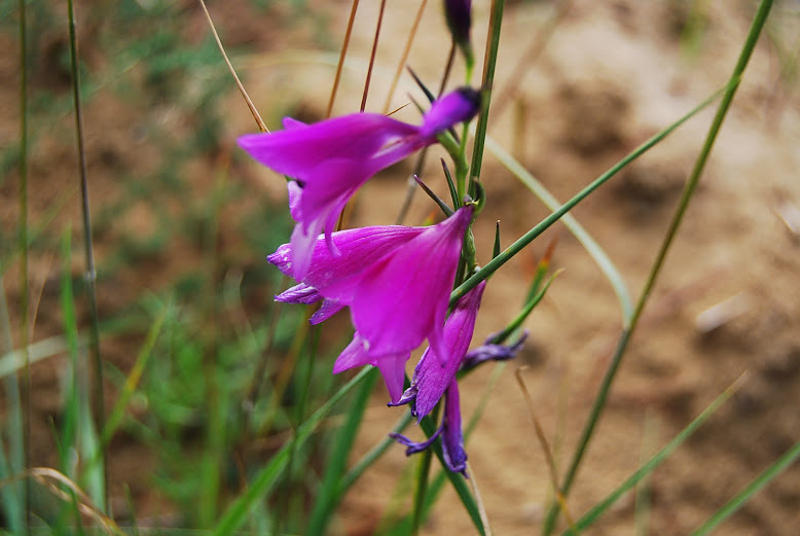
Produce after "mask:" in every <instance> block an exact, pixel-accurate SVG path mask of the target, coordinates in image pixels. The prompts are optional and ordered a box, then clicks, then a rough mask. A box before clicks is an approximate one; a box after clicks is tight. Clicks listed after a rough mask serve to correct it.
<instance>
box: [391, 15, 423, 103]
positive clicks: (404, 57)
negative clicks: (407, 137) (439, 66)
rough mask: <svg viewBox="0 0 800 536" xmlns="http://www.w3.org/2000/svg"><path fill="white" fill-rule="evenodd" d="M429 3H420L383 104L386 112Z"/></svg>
mask: <svg viewBox="0 0 800 536" xmlns="http://www.w3.org/2000/svg"><path fill="white" fill-rule="evenodd" d="M427 4H428V0H422V2H420V4H419V9H418V10H417V16H416V17H415V18H414V24H413V25H412V26H411V32H410V33H409V34H408V39H407V40H406V47H405V48H404V49H403V55H402V56H400V61H399V62H398V63H397V70H396V71H395V72H394V78H392V85H391V86H389V93H388V94H387V95H386V102H385V103H384V105H383V113H384V114H385V113H387V112H388V111H389V106H391V104H392V97H394V92H395V89H397V82H398V81H399V80H400V74H401V73H402V72H403V67H405V65H406V62H407V61H408V54H409V53H410V52H411V45H412V43H413V42H414V38H415V37H416V36H417V29H418V28H419V21H420V20H422V12H423V11H425V6H426V5H427Z"/></svg>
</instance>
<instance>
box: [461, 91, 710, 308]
mask: <svg viewBox="0 0 800 536" xmlns="http://www.w3.org/2000/svg"><path fill="white" fill-rule="evenodd" d="M724 89H725V88H723V89H721V90H718V91H716V92H715V93H714V94H713V95H711V96H710V97H708V98H707V99H706V100H704V101H703V102H701V103H700V104H699V105H697V107H695V108H694V109H693V110H691V111H690V112H689V113H687V114H686V115H684V116H683V117H681V118H680V119H678V120H677V121H676V122H674V123H673V124H671V125H670V126H668V127H667V128H665V129H664V130H662V131H661V132H659V133H658V134H656V135H655V136H653V137H652V138H650V139H649V140H647V141H646V142H644V143H643V144H642V145H640V146H639V147H637V148H636V149H634V150H633V151H632V152H630V153H629V154H628V155H627V156H625V158H623V159H622V160H620V161H619V162H617V163H616V164H615V165H614V166H613V167H612V168H611V169H609V170H608V171H606V172H605V173H603V174H602V175H600V176H599V177H597V178H596V179H595V180H593V181H592V182H591V183H590V184H589V185H588V186H586V187H585V188H584V189H583V190H581V191H580V192H578V193H577V194H576V195H575V196H574V197H573V198H572V199H570V200H569V201H567V202H566V203H564V204H563V205H561V206H560V207H559V208H558V209H557V210H556V211H554V212H553V213H552V214H550V215H549V216H547V217H546V218H545V219H543V220H542V221H541V222H539V223H538V224H536V225H535V226H534V227H533V228H531V229H530V230H529V231H528V232H527V233H525V234H524V235H522V236H521V237H520V238H518V239H517V240H516V242H514V243H513V244H511V245H510V246H508V247H507V248H506V249H505V250H503V252H502V253H500V254H499V255H497V256H496V257H495V258H493V259H492V260H491V261H489V262H488V263H486V265H485V266H484V267H483V268H481V269H480V270H478V271H477V272H475V273H474V274H473V275H472V276H471V277H470V278H469V279H467V280H466V281H464V283H462V284H461V285H460V286H459V287H458V288H456V289H455V290H454V291H453V292H452V293H451V294H450V305H451V306H452V305H455V303H456V302H457V301H458V299H459V298H461V296H463V295H464V294H466V293H467V292H469V291H470V290H472V289H473V288H475V286H477V285H478V283H480V282H481V281H483V280H484V279H487V278H488V277H489V276H490V275H492V274H493V273H494V272H495V271H496V270H497V269H498V268H500V267H501V266H502V265H504V264H505V263H506V262H508V261H509V260H510V259H511V257H513V256H514V255H516V254H517V253H519V252H520V251H521V250H522V249H523V248H524V247H525V246H527V245H528V244H530V243H531V242H532V241H533V240H534V239H535V238H536V237H538V236H539V235H540V234H542V233H543V232H545V231H546V230H547V229H548V228H549V227H550V226H551V225H553V224H554V223H556V222H557V221H558V220H559V219H561V217H562V216H564V214H566V213H568V212H569V211H570V210H572V209H573V208H574V207H575V206H576V205H577V204H578V203H580V202H581V201H583V200H584V199H586V198H587V197H588V196H589V194H591V193H592V192H594V191H595V190H596V189H597V188H599V187H600V186H602V185H603V184H605V183H606V182H607V181H608V180H609V179H610V178H612V177H613V176H614V175H616V174H617V173H618V172H619V171H620V170H621V169H622V168H624V167H625V166H627V165H628V164H630V163H631V162H632V161H634V160H636V159H637V158H639V157H640V156H642V154H644V153H645V152H647V151H648V150H649V149H650V148H652V147H653V146H654V145H656V144H657V143H658V142H660V141H661V140H663V139H664V138H666V137H667V136H669V135H670V134H671V133H672V132H673V131H674V130H675V129H676V128H678V127H679V126H681V125H682V124H683V123H685V122H686V121H688V120H689V119H690V118H691V117H693V116H694V115H695V114H697V113H698V112H700V111H701V110H702V109H703V108H705V107H706V106H708V105H709V104H711V103H712V102H713V101H714V99H716V98H717V96H719V94H720V93H721V92H722V91H724Z"/></svg>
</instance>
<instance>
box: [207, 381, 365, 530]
mask: <svg viewBox="0 0 800 536" xmlns="http://www.w3.org/2000/svg"><path fill="white" fill-rule="evenodd" d="M370 370H371V369H370V368H369V367H367V368H364V369H363V370H361V372H359V373H358V374H356V376H354V377H353V378H352V379H351V380H350V381H349V382H347V383H346V384H344V385H343V386H342V387H340V388H339V390H338V391H336V393H334V395H333V396H332V397H331V398H330V399H328V401H327V402H325V403H324V404H323V405H322V406H320V407H319V408H318V409H317V410H316V411H315V412H314V413H312V414H311V416H310V417H309V418H308V419H307V420H306V421H305V422H304V423H303V424H301V425H300V426H298V427H297V433H296V435H295V436H294V438H293V439H292V440H291V441H290V442H288V443H287V444H285V445H284V446H283V447H281V449H280V450H279V451H278V452H276V453H275V454H274V455H273V456H272V458H271V459H270V461H269V462H268V463H267V465H265V466H264V467H263V468H262V469H261V470H260V471H258V473H256V475H255V477H254V478H253V481H252V482H251V483H250V487H249V488H247V490H246V491H245V492H244V493H242V494H241V495H240V496H239V497H237V498H236V500H235V501H233V503H232V504H231V505H230V506H229V507H228V509H227V510H226V512H225V513H224V514H223V516H222V518H221V519H220V520H219V522H218V523H217V525H216V527H214V530H213V532H212V534H214V536H226V535H230V534H233V533H234V532H235V531H236V530H237V529H238V528H239V527H240V526H241V525H242V523H244V521H245V519H246V517H247V513H248V512H249V511H250V509H251V508H253V507H254V506H255V504H256V502H258V501H260V500H261V499H262V498H263V497H264V496H266V495H267V494H268V493H269V492H270V491H271V490H272V488H273V487H274V486H275V484H276V483H277V481H278V478H279V477H280V475H281V473H282V472H283V470H284V469H285V468H286V466H287V464H288V461H289V451H290V449H292V448H294V447H293V446H292V444H293V443H297V444H298V445H302V444H303V443H305V441H307V440H308V438H309V437H310V436H311V434H312V433H313V432H314V431H315V430H316V429H317V427H318V426H319V424H320V423H321V422H322V420H323V419H324V418H325V417H326V416H327V415H328V413H329V412H330V411H331V409H333V406H335V405H336V404H337V403H338V402H339V401H340V400H341V399H342V398H343V397H344V396H345V395H347V393H349V392H350V391H351V390H352V389H353V388H354V387H356V386H357V385H358V384H360V383H361V382H362V381H363V380H364V379H365V378H366V377H367V376H368V375H369V373H370Z"/></svg>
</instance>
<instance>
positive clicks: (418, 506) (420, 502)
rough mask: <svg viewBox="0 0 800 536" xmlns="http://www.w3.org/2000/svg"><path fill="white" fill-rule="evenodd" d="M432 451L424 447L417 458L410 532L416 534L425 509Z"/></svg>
mask: <svg viewBox="0 0 800 536" xmlns="http://www.w3.org/2000/svg"><path fill="white" fill-rule="evenodd" d="M432 460H433V452H431V449H425V452H423V453H422V456H421V458H420V460H419V472H418V473H417V487H416V489H415V491H414V509H413V514H412V516H411V534H413V535H414V536H417V535H418V534H419V528H420V525H421V524H422V519H423V512H424V510H425V508H424V506H425V493H426V492H427V491H428V477H429V475H430V472H431V461H432Z"/></svg>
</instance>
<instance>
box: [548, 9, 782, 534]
mask: <svg viewBox="0 0 800 536" xmlns="http://www.w3.org/2000/svg"><path fill="white" fill-rule="evenodd" d="M771 7H772V0H762V2H761V4H760V5H759V7H758V11H757V12H756V15H755V17H754V19H753V23H752V25H751V26H750V31H749V32H748V35H747V39H746V40H745V43H744V46H743V47H742V51H741V54H740V55H739V59H738V61H737V62H736V66H735V67H734V69H733V73H732V74H731V77H730V79H729V81H728V84H727V85H726V88H725V93H724V94H723V96H722V99H721V101H720V104H719V107H718V108H717V113H716V115H715V116H714V119H713V121H712V122H711V126H710V127H709V131H708V134H707V135H706V139H705V142H704V143H703V147H702V149H701V150H700V154H699V155H698V157H697V160H696V161H695V165H694V168H693V169H692V173H691V175H690V176H689V179H688V180H687V181H686V184H685V186H684V189H683V192H682V193H681V198H680V201H679V202H678V206H677V208H676V210H675V213H674V215H673V217H672V220H671V222H670V225H669V228H668V229H667V232H666V235H665V236H664V240H663V242H662V243H661V247H660V248H659V251H658V254H657V256H656V259H655V261H654V263H653V266H652V268H651V269H650V274H649V275H648V277H647V281H646V282H645V284H644V288H643V289H642V293H641V295H640V297H639V300H638V301H637V303H636V308H635V310H634V313H633V317H632V318H631V322H630V327H629V328H628V329H625V330H623V332H622V336H621V337H620V340H619V343H618V345H617V349H616V351H615V353H614V356H613V358H612V360H611V363H610V364H609V367H608V370H607V371H606V374H605V376H604V377H603V381H602V384H601V386H600V390H599V391H598V393H597V397H596V398H595V401H594V403H593V404H592V409H591V412H590V414H589V417H588V419H587V421H586V425H585V426H584V429H583V432H582V434H581V438H580V440H579V442H578V446H577V447H576V449H575V453H574V454H573V457H572V460H571V462H570V466H569V469H568V470H567V473H566V475H565V477H564V481H563V483H562V485H561V493H562V494H563V495H564V496H566V495H567V494H568V493H569V490H570V488H571V487H572V483H573V481H574V479H575V476H576V474H577V472H578V468H579V467H580V464H581V461H582V460H583V455H584V453H585V452H586V448H587V447H588V444H589V441H590V440H591V438H592V436H593V434H594V428H595V425H596V424H597V421H598V420H599V418H600V415H601V413H602V412H603V409H604V408H605V402H606V399H607V398H608V393H609V391H610V389H611V384H612V383H613V381H614V378H615V377H616V373H617V370H619V366H620V364H621V362H622V357H623V356H624V354H625V350H626V349H627V347H628V343H629V342H630V339H631V335H632V334H633V332H634V331H635V329H636V326H637V324H638V321H639V318H640V317H641V314H642V311H643V310H644V306H645V304H646V303H647V299H648V298H649V297H650V293H651V292H652V290H653V287H654V286H655V282H656V279H658V275H659V273H660V272H661V267H662V266H663V265H664V260H665V259H666V256H667V252H668V251H669V248H670V246H671V245H672V241H673V240H674V238H675V236H676V235H677V232H678V228H679V227H680V224H681V222H682V221H683V216H684V214H685V213H686V208H687V207H688V206H689V201H690V200H691V199H692V197H693V195H694V192H695V190H696V188H697V185H698V184H699V182H700V177H701V175H702V173H703V170H704V169H705V165H706V162H707V161H708V156H709V154H710V153H711V149H712V148H713V146H714V141H715V140H716V139H717V134H718V133H719V130H720V128H721V127H722V122H723V120H724V119H725V116H726V115H727V113H728V109H729V108H730V105H731V102H732V101H733V97H734V95H735V94H736V89H737V88H738V87H739V82H740V81H741V79H742V74H743V73H744V69H745V67H747V63H748V61H749V60H750V56H751V55H752V53H753V49H754V48H755V45H756V42H758V37H759V35H760V34H761V29H762V28H763V27H764V23H765V22H766V19H767V15H768V14H769V10H770V8H771ZM557 516H558V509H557V507H556V506H554V505H551V507H550V509H549V511H548V513H547V517H546V518H545V523H544V524H543V526H542V533H543V534H544V535H545V536H549V535H550V534H551V533H552V531H553V529H554V528H555V521H556V518H557Z"/></svg>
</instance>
